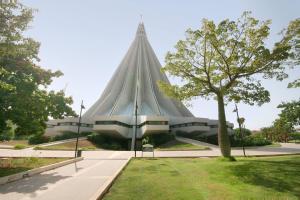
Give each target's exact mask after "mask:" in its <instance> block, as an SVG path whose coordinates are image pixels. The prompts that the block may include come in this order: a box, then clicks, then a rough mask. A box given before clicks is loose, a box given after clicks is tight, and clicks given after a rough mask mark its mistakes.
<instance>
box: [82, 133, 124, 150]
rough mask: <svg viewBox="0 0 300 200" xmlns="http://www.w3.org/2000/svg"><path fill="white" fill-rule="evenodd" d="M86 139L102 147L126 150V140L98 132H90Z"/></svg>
mask: <svg viewBox="0 0 300 200" xmlns="http://www.w3.org/2000/svg"><path fill="white" fill-rule="evenodd" d="M87 139H88V140H89V141H91V142H92V143H94V144H96V145H97V146H98V147H99V148H103V149H109V150H126V149H127V148H128V140H126V139H120V138H114V137H109V136H106V135H102V134H99V133H92V134H90V135H88V136H87Z"/></svg>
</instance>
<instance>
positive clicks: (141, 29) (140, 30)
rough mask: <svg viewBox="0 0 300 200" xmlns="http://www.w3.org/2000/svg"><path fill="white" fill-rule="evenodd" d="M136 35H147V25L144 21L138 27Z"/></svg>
mask: <svg viewBox="0 0 300 200" xmlns="http://www.w3.org/2000/svg"><path fill="white" fill-rule="evenodd" d="M136 35H137V36H146V31H145V27H144V23H143V22H140V23H139V26H138V29H137V31H136Z"/></svg>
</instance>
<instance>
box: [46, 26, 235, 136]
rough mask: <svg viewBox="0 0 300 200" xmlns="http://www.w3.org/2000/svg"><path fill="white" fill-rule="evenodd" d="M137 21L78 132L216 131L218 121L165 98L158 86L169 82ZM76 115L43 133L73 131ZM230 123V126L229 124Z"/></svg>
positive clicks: (117, 134) (51, 123) (52, 122)
mask: <svg viewBox="0 0 300 200" xmlns="http://www.w3.org/2000/svg"><path fill="white" fill-rule="evenodd" d="M160 68H161V65H160V63H159V61H158V59H157V57H156V55H155V53H154V51H153V49H152V47H151V45H150V43H149V41H148V39H147V36H146V32H145V28H144V25H143V23H140V24H139V26H138V30H137V33H136V36H135V39H134V41H133V42H132V44H131V46H130V48H129V50H128V51H127V53H126V55H125V57H124V58H123V60H122V61H121V63H120V65H119V66H118V68H117V70H116V71H115V73H114V75H113V77H112V78H111V80H110V81H109V83H108V84H107V86H106V88H105V90H104V91H103V93H102V95H101V97H100V98H99V99H98V100H97V101H96V102H95V103H94V105H93V106H92V107H91V108H89V109H88V110H87V111H86V112H85V113H84V115H83V116H82V122H83V123H82V125H81V131H94V132H99V133H102V134H107V135H111V136H116V137H123V138H133V136H134V133H135V128H136V127H137V132H136V133H137V138H141V137H143V136H144V135H147V134H155V133H163V132H178V131H180V132H185V133H200V134H204V135H211V134H216V133H217V125H218V121H217V120H209V119H207V118H197V117H194V116H193V114H192V113H191V112H190V111H189V110H188V109H187V108H186V107H185V106H184V105H183V104H182V103H181V102H180V101H177V100H174V99H171V98H169V97H167V96H166V95H165V94H163V93H162V92H161V91H160V90H159V87H158V85H157V82H158V81H164V82H169V80H168V78H167V77H166V75H165V74H164V73H162V72H161V71H160ZM77 121H78V119H76V118H67V119H63V120H52V121H49V122H48V125H49V128H48V129H47V132H46V134H48V135H53V134H59V133H61V132H66V131H76V130H77V129H76V126H77ZM228 126H229V128H231V127H232V126H233V125H232V124H229V123H228Z"/></svg>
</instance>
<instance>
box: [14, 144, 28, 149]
mask: <svg viewBox="0 0 300 200" xmlns="http://www.w3.org/2000/svg"><path fill="white" fill-rule="evenodd" d="M25 148H27V146H26V145H24V144H16V145H15V146H14V149H25Z"/></svg>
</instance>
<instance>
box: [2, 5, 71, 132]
mask: <svg viewBox="0 0 300 200" xmlns="http://www.w3.org/2000/svg"><path fill="white" fill-rule="evenodd" d="M33 12H34V10H33V9H30V8H27V7H25V6H23V5H22V4H19V3H17V4H15V3H8V4H7V3H2V4H0V78H1V79H0V133H1V132H2V131H4V130H5V129H6V128H7V127H6V124H7V123H6V121H7V120H11V121H12V122H13V123H15V124H16V125H17V127H18V128H17V130H16V133H17V134H36V133H39V134H41V133H43V131H44V129H45V126H46V124H45V121H47V120H48V117H55V118H62V117H64V116H73V115H75V112H74V111H73V110H72V109H71V107H70V105H71V104H72V102H73V101H72V98H71V97H65V94H64V92H62V91H59V92H54V91H48V89H47V87H48V86H49V85H50V84H51V82H52V80H53V78H56V77H59V76H61V75H62V73H61V72H60V71H55V72H53V71H51V70H46V69H43V68H42V67H41V66H39V57H38V52H39V47H40V44H39V43H38V42H36V41H35V40H33V39H32V38H29V37H25V36H24V35H23V33H24V31H26V30H27V28H28V26H29V23H30V22H31V21H32V19H33Z"/></svg>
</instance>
